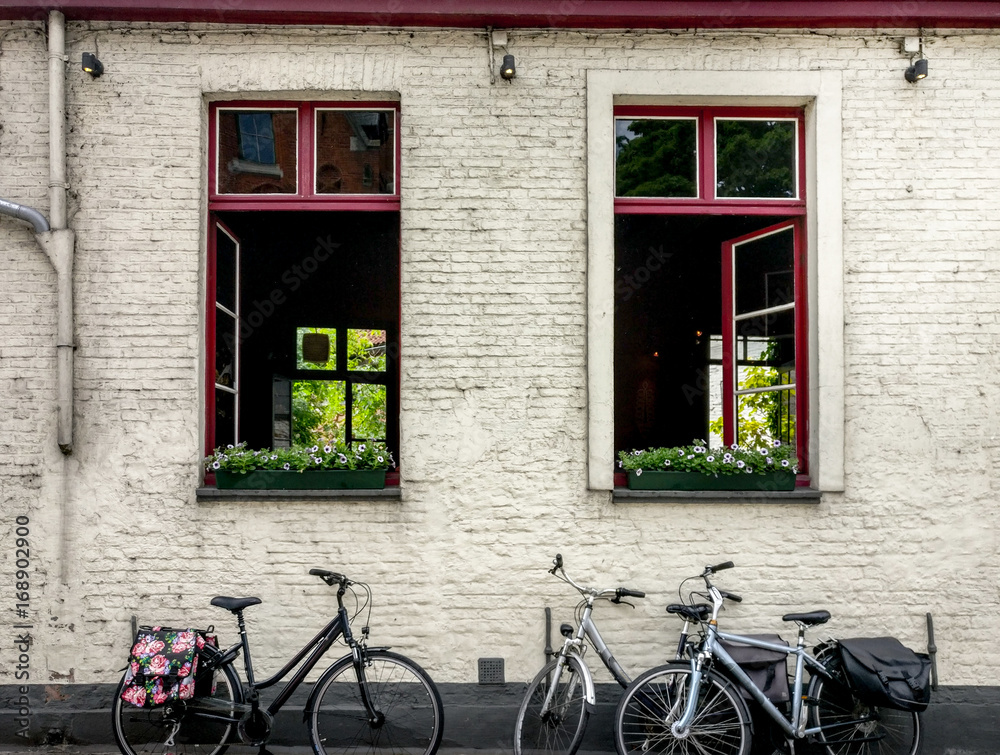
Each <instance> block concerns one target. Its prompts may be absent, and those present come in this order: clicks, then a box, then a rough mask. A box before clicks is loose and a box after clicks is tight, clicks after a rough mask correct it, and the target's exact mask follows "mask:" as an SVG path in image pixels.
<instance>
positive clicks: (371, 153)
mask: <svg viewBox="0 0 1000 755" xmlns="http://www.w3.org/2000/svg"><path fill="white" fill-rule="evenodd" d="M316 118H317V120H318V124H317V127H316V193H317V194H390V193H392V182H393V179H392V176H393V154H392V152H393V150H392V139H393V123H392V121H393V113H392V112H391V111H378V112H341V111H336V110H317V111H316Z"/></svg>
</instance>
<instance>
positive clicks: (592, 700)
mask: <svg viewBox="0 0 1000 755" xmlns="http://www.w3.org/2000/svg"><path fill="white" fill-rule="evenodd" d="M586 603H587V605H586V606H585V607H584V609H583V615H582V616H581V617H580V626H579V628H577V630H576V635H575V636H574V637H567V638H566V641H565V642H564V643H563V647H562V650H560V651H559V666H560V668H559V673H562V669H563V668H564V667H565V665H566V657H567V656H568V655H570V654H571V653H572V654H574V655H576V656H577V657H578V658H579V659H580V660H581V665H582V666H583V696H584V701H585V702H586V704H587V705H589V706H590V707H591V708H593V707H594V706H596V705H597V689H596V687H595V686H594V677H593V675H592V674H591V673H590V668H589V667H588V666H587V664H586V662H583V655H584V652H585V649H586V645H585V644H584V638H586V639H588V640H590V644H591V645H593V646H594V650H596V651H597V655H598V657H600V659H601V661H602V662H603V663H604V667H605V668H606V669H607V670H608V671H609V672H611V676H613V677H614V679H615V681H616V682H618V684H620V685H621V686H622V687H627V686H628V685H629V683H630V682H631V681H632V680H631V679H630V678H629V676H628V674H627V673H625V669H623V668H622V665H621V664H620V663H619V662H618V661H617V660H616V659H615V657H614V655H612V653H611V649H610V648H609V647H608V644H607V643H606V642H605V641H604V638H603V637H601V633H600V631H598V629H597V625H596V624H595V623H594V621H593V619H592V618H591V614H593V612H594V602H593V598H588V599H587V601H586ZM554 689H555V687H554V685H550V686H549V691H548V694H547V695H546V698H545V704H544V706H543V708H542V710H548V708H549V705H550V704H551V702H552V694H553V691H554Z"/></svg>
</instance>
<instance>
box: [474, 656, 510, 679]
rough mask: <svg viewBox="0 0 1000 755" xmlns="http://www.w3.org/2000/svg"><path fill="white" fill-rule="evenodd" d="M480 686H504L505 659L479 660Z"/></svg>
mask: <svg viewBox="0 0 1000 755" xmlns="http://www.w3.org/2000/svg"><path fill="white" fill-rule="evenodd" d="M479 683H480V684H504V678H503V658H480V659H479Z"/></svg>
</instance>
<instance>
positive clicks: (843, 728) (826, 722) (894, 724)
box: [809, 676, 920, 755]
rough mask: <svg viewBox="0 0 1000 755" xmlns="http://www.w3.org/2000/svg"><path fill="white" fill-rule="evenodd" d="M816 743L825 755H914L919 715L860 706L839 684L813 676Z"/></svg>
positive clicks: (842, 685) (917, 744)
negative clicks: (824, 748) (824, 750)
mask: <svg viewBox="0 0 1000 755" xmlns="http://www.w3.org/2000/svg"><path fill="white" fill-rule="evenodd" d="M809 697H810V698H811V699H812V700H813V721H814V723H815V725H816V726H819V727H821V728H820V730H819V734H818V737H817V738H818V739H819V742H820V743H821V744H822V745H823V746H824V747H826V751H827V753H829V755H916V752H917V750H918V749H919V748H920V715H919V714H917V713H908V712H907V711H904V710H895V709H893V708H878V707H875V706H870V705H868V704H866V703H863V702H861V700H859V699H858V698H857V697H856V696H855V695H854V693H853V692H851V690H850V688H848V686H847V685H846V684H844V683H843V682H841V681H839V680H836V679H834V680H827V679H824V678H823V677H821V676H814V677H813V680H812V682H811V683H810V685H809Z"/></svg>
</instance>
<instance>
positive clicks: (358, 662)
mask: <svg viewBox="0 0 1000 755" xmlns="http://www.w3.org/2000/svg"><path fill="white" fill-rule="evenodd" d="M351 657H352V658H353V659H354V670H355V672H356V673H357V675H358V689H359V690H360V691H361V702H362V703H363V704H364V706H365V710H366V711H368V725H369V726H371V727H372V728H373V729H378V728H379V727H381V726H382V724H384V723H385V713H383V712H382V711H380V710H379V709H378V708H376V707H375V701H374V700H372V696H371V692H370V691H369V689H368V679H367V677H366V676H365V667H366V666H367V665H368V662H367V658H366V656H365V654H364V653H363V652H362V650H361V646H360V645H357V644H356V645H353V646H352V647H351Z"/></svg>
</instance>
